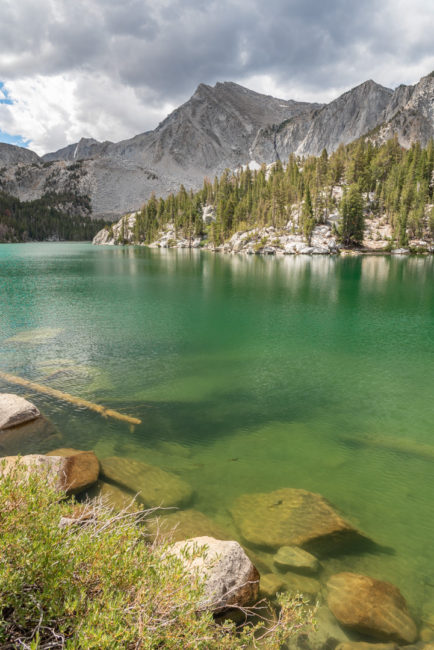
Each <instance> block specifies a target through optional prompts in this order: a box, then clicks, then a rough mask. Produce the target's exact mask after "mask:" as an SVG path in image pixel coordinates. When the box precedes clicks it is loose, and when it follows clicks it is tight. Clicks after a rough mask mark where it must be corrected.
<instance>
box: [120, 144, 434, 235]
mask: <svg viewBox="0 0 434 650" xmlns="http://www.w3.org/2000/svg"><path fill="white" fill-rule="evenodd" d="M433 169H434V145H433V141H430V142H429V143H428V146H427V147H426V148H421V146H420V145H419V144H417V143H416V144H413V145H412V147H411V148H410V149H408V150H406V149H403V148H402V147H401V146H400V145H399V143H398V140H397V139H396V138H394V139H391V140H389V141H387V142H386V143H384V144H382V145H376V144H374V143H373V142H372V141H370V140H369V139H365V138H362V139H360V140H358V141H356V142H354V143H352V144H349V145H346V146H344V145H340V146H339V148H338V149H337V150H336V151H335V152H334V153H333V154H331V155H330V156H329V155H328V154H327V151H326V150H324V151H323V152H322V154H321V155H320V156H318V157H315V156H311V157H308V158H306V159H303V158H298V157H296V156H295V155H291V156H290V158H289V160H288V161H287V162H285V163H282V162H281V161H277V162H276V163H273V164H272V165H270V166H268V167H266V166H265V165H262V167H261V168H260V169H258V170H255V171H252V170H250V169H249V168H248V167H247V168H244V169H241V170H238V171H236V172H231V171H229V170H226V171H225V172H224V173H223V174H222V176H221V177H220V178H215V179H214V181H211V180H209V179H205V181H204V184H203V188H202V189H201V190H200V191H199V192H187V191H186V190H185V188H184V187H183V186H181V189H180V191H179V192H178V193H177V194H171V195H169V196H168V197H167V198H166V199H163V198H156V197H155V196H152V197H151V198H150V200H149V201H148V202H147V203H146V204H145V205H144V206H143V209H142V211H141V212H140V213H138V214H137V216H136V218H135V223H134V227H133V239H134V241H135V242H137V243H138V242H145V243H151V242H153V241H154V240H155V239H156V238H157V236H158V233H159V232H160V231H161V230H164V228H165V227H167V225H168V224H173V227H174V232H175V234H176V236H179V235H181V234H182V235H183V236H184V237H187V238H197V237H203V236H204V235H208V238H209V240H210V241H211V242H212V243H213V245H214V246H219V245H220V244H222V243H223V242H224V241H227V240H228V239H229V238H230V237H231V236H232V235H233V234H234V233H235V232H239V231H243V230H244V231H245V230H248V229H251V228H255V227H266V226H273V227H274V228H275V229H277V230H278V229H282V228H288V227H291V228H292V231H293V232H296V231H297V232H300V233H302V234H303V235H304V237H305V238H306V240H307V242H309V241H310V237H311V235H312V232H313V230H314V229H315V227H316V226H317V225H318V224H324V223H326V222H327V220H328V217H329V215H330V214H331V213H333V212H336V211H337V210H339V214H340V219H339V222H337V223H336V226H335V227H334V228H335V234H336V236H337V237H338V239H340V240H341V242H343V243H344V244H348V245H349V244H356V245H357V244H359V243H361V241H362V239H363V231H364V220H365V217H366V216H367V214H368V213H369V216H371V217H373V216H375V217H380V218H381V219H382V220H383V222H384V223H386V224H388V225H389V226H390V230H391V233H392V238H393V240H395V241H396V243H397V244H398V245H399V246H405V245H406V244H407V242H408V240H409V239H412V238H423V237H424V236H429V237H430V238H431V237H432V235H433V233H434V211H433V209H432V207H431V206H432V203H433V188H434V181H433ZM204 206H213V208H214V209H215V211H214V217H213V219H212V223H211V224H210V225H208V226H207V225H206V221H204V219H203V208H204ZM123 236H124V235H123V233H120V239H121V240H122V239H123Z"/></svg>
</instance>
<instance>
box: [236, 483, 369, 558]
mask: <svg viewBox="0 0 434 650" xmlns="http://www.w3.org/2000/svg"><path fill="white" fill-rule="evenodd" d="M231 513H232V516H233V518H234V521H235V523H236V525H237V527H238V528H239V530H240V532H241V535H242V536H243V538H244V539H245V540H246V542H247V543H249V544H252V545H254V546H258V547H265V548H271V549H276V550H277V549H278V548H280V547H281V546H300V547H302V548H304V549H306V550H309V551H312V552H314V553H316V554H321V555H326V554H329V553H333V552H335V551H336V550H337V549H339V548H340V547H342V546H344V545H349V544H352V543H356V542H358V541H361V540H363V539H366V538H364V536H363V535H362V534H361V533H360V532H359V531H357V530H356V529H355V528H353V526H351V524H349V523H348V522H346V521H345V520H344V519H343V518H342V517H341V516H340V515H339V514H338V513H337V512H336V511H335V510H334V509H333V507H332V506H331V505H330V504H329V503H328V501H326V499H324V497H322V496H321V495H320V494H315V493H313V492H308V491H307V490H300V489H295V488H282V489H280V490H275V491H274V492H267V493H258V494H245V495H243V496H240V497H238V499H236V500H235V502H234V504H233V506H232V508H231Z"/></svg>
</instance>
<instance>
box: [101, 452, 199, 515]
mask: <svg viewBox="0 0 434 650" xmlns="http://www.w3.org/2000/svg"><path fill="white" fill-rule="evenodd" d="M101 467H102V473H103V476H104V477H105V478H106V479H107V480H108V481H111V482H113V483H117V484H118V485H121V486H123V487H125V488H127V489H128V490H131V492H133V493H134V494H138V498H139V499H140V501H142V503H144V504H145V506H146V507H148V508H155V507H158V506H166V507H170V506H181V505H185V504H187V503H188V502H189V501H190V500H191V498H192V495H193V491H192V489H191V487H190V486H189V485H188V483H186V482H185V481H183V480H182V479H180V478H179V477H178V476H175V475H174V474H171V473H170V472H166V471H164V470H163V469H160V468H159V467H155V466H154V465H147V464H146V463H142V462H140V461H139V460H133V459H131V458H120V457H118V456H112V457H110V458H105V459H104V460H103V461H101Z"/></svg>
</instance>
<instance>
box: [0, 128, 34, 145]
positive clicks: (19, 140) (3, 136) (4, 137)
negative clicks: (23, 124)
mask: <svg viewBox="0 0 434 650" xmlns="http://www.w3.org/2000/svg"><path fill="white" fill-rule="evenodd" d="M0 142H7V143H8V144H16V145H17V146H18V147H28V146H29V144H30V140H24V138H23V137H22V136H21V135H10V134H9V133H5V131H2V130H1V129H0Z"/></svg>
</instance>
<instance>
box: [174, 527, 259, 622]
mask: <svg viewBox="0 0 434 650" xmlns="http://www.w3.org/2000/svg"><path fill="white" fill-rule="evenodd" d="M195 549H196V550H197V549H201V550H203V555H202V556H201V557H192V555H195ZM169 553H170V554H171V555H175V556H176V557H179V558H180V559H181V560H182V561H183V563H184V565H185V567H186V569H187V570H188V571H189V572H191V573H193V574H195V573H196V574H197V575H198V576H199V577H200V578H201V579H202V580H204V583H205V588H204V593H203V595H202V597H201V600H200V602H199V603H198V609H199V610H201V609H202V610H203V609H211V610H212V611H213V612H220V611H223V610H225V609H230V608H231V607H233V606H235V605H238V606H246V605H250V604H252V603H253V602H254V601H255V599H256V598H257V596H258V591H259V573H258V571H257V569H256V568H255V567H254V565H253V564H252V563H251V561H250V560H249V558H248V557H247V555H246V554H245V552H244V551H243V549H242V548H241V546H240V545H239V544H238V542H235V541H221V540H217V539H214V538H213V537H194V538H192V539H189V540H187V541H183V542H176V544H173V545H172V546H170V548H169Z"/></svg>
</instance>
